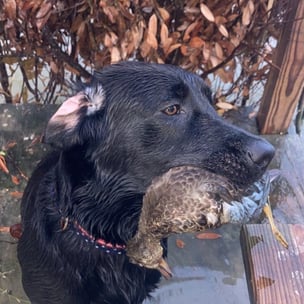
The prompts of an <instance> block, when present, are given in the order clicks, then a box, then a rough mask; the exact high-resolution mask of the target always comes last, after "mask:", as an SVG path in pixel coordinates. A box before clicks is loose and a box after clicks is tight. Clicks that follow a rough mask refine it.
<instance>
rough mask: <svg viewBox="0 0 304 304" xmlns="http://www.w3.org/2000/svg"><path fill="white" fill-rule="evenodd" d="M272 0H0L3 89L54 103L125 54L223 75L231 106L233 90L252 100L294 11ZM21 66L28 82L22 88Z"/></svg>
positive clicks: (222, 97)
mask: <svg viewBox="0 0 304 304" xmlns="http://www.w3.org/2000/svg"><path fill="white" fill-rule="evenodd" d="M281 2H282V1H281ZM272 3H273V1H271V0H269V1H267V0H243V1H240V0H221V1H220V0H218V1H214V0H206V1H200V0H190V1H183V0H167V1H166V0H164V1H156V0H142V1H139V0H134V1H129V0H119V1H111V0H101V1H96V0H83V1H72V0H61V1H59V0H0V7H1V8H2V11H1V12H0V38H1V40H0V76H1V85H2V91H1V92H0V93H1V94H3V96H5V100H6V102H14V103H19V102H29V101H35V102H43V103H53V102H55V101H56V99H57V98H58V97H59V96H60V95H62V94H67V93H68V87H67V86H66V81H68V80H74V79H75V78H76V77H81V78H83V79H87V80H88V79H89V78H90V76H91V73H92V71H93V70H94V69H100V68H102V67H103V66H104V65H107V64H110V63H113V62H117V61H120V60H141V61H148V62H158V63H170V64H175V65H179V66H181V67H183V68H185V69H187V70H190V71H193V72H196V73H198V74H199V75H201V77H203V78H204V79H206V80H207V81H208V78H209V81H210V79H217V80H218V81H217V82H216V83H218V84H219V85H218V87H217V88H215V90H216V98H217V101H218V102H219V101H220V102H221V104H222V107H223V108H225V106H226V105H225V102H226V97H229V96H230V102H232V103H235V102H236V101H237V100H238V101H239V100H242V101H243V104H245V101H246V100H247V99H248V96H249V93H250V89H251V88H252V85H253V84H255V83H256V82H257V81H264V80H265V79H266V77H267V73H268V70H269V68H270V66H271V56H272V51H273V46H271V44H270V43H269V39H270V38H271V37H274V38H276V37H278V33H279V28H280V26H279V25H280V24H281V23H282V21H283V13H280V14H278V13H276V11H278V12H284V11H286V10H284V7H282V5H283V4H282V3H280V2H278V3H276V7H274V6H273V4H272ZM17 72H19V73H21V74H20V76H19V78H21V80H22V82H21V85H20V88H18V89H17V92H14V89H13V87H12V84H13V81H12V79H13V78H14V75H15V74H16V73H17ZM209 76H210V77H209ZM214 83H215V82H214ZM15 91H16V89H15ZM231 96H232V97H233V98H231ZM219 104H220V103H219Z"/></svg>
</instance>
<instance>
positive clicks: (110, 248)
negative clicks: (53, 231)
mask: <svg viewBox="0 0 304 304" xmlns="http://www.w3.org/2000/svg"><path fill="white" fill-rule="evenodd" d="M69 224H71V226H72V228H74V230H75V232H76V234H77V235H79V236H82V237H83V238H84V239H85V241H86V242H87V243H92V244H93V245H94V247H95V248H97V249H101V250H103V251H105V252H106V253H116V254H123V253H125V251H126V245H120V244H112V243H108V242H106V241H105V240H103V239H98V238H95V237H94V236H93V235H91V234H90V233H89V232H88V231H87V230H85V229H84V228H83V227H82V226H81V225H80V224H79V223H78V222H77V221H71V220H70V219H69V218H63V219H62V220H61V229H62V230H63V231H64V230H66V229H67V227H68V225H69Z"/></svg>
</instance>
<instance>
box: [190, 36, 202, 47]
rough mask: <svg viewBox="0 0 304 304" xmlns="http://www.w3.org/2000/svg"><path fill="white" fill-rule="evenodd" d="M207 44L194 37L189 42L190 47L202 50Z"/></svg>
mask: <svg viewBox="0 0 304 304" xmlns="http://www.w3.org/2000/svg"><path fill="white" fill-rule="evenodd" d="M204 44H205V41H204V40H203V39H201V38H200V37H193V38H191V40H190V42H189V46H190V47H192V48H201V47H203V46H204Z"/></svg>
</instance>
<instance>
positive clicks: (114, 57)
mask: <svg viewBox="0 0 304 304" xmlns="http://www.w3.org/2000/svg"><path fill="white" fill-rule="evenodd" d="M120 60H121V56H120V51H119V49H118V47H116V46H114V47H113V48H112V49H111V63H115V62H118V61H120Z"/></svg>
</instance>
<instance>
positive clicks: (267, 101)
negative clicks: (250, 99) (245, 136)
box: [257, 0, 304, 134]
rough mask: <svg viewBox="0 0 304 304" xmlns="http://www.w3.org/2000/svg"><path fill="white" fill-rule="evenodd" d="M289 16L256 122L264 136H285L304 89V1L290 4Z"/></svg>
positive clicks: (292, 1) (298, 0)
mask: <svg viewBox="0 0 304 304" xmlns="http://www.w3.org/2000/svg"><path fill="white" fill-rule="evenodd" d="M287 3H288V6H289V8H288V9H289V14H288V16H287V20H286V23H285V24H284V30H283V33H282V35H281V38H280V40H279V44H278V47H277V49H276V53H275V57H274V64H275V65H276V66H279V67H280V70H279V71H278V69H276V68H274V67H272V68H271V71H270V73H269V77H268V81H267V83H266V86H265V89H264V94H263V98H262V102H261V106H260V109H259V112H258V116H257V121H258V126H259V130H260V132H261V133H262V134H277V133H286V132H287V129H288V127H289V125H290V122H291V120H292V117H293V115H294V113H295V109H296V106H297V104H298V102H299V98H300V96H301V93H302V90H303V88H304V51H303V49H304V18H303V16H304V0H290V1H287Z"/></svg>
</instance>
